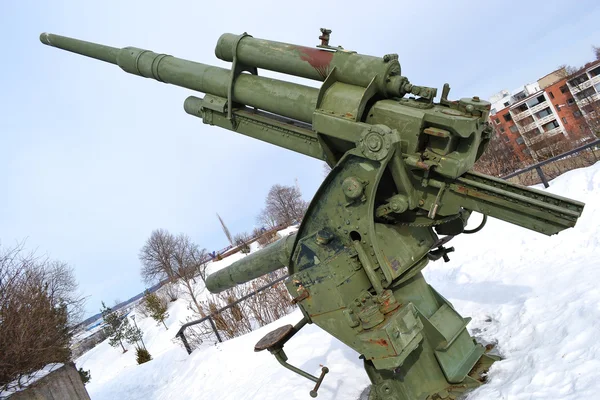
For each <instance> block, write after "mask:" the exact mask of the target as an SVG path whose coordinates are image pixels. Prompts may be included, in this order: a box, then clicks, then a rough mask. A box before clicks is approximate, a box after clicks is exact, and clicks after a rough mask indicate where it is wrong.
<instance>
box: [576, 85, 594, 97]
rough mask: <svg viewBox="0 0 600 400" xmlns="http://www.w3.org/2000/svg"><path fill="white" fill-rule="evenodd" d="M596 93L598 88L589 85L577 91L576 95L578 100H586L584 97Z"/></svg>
mask: <svg viewBox="0 0 600 400" xmlns="http://www.w3.org/2000/svg"><path fill="white" fill-rule="evenodd" d="M595 94H596V90H595V89H594V88H593V87H589V88H587V89H585V90H582V91H581V92H579V93H576V94H575V97H577V100H584V99H588V98H589V97H592V96H593V95H595Z"/></svg>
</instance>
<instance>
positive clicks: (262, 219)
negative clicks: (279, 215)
mask: <svg viewBox="0 0 600 400" xmlns="http://www.w3.org/2000/svg"><path fill="white" fill-rule="evenodd" d="M256 222H258V223H259V224H260V225H261V226H262V227H263V228H266V229H268V230H271V229H273V228H276V227H277V219H275V216H274V215H272V214H269V213H268V212H267V209H262V210H260V213H258V215H257V216H256Z"/></svg>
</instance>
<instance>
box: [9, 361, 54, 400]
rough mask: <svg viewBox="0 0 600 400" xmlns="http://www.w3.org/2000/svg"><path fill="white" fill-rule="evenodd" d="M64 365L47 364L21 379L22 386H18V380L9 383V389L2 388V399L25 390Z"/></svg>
mask: <svg viewBox="0 0 600 400" xmlns="http://www.w3.org/2000/svg"><path fill="white" fill-rule="evenodd" d="M63 365H64V364H62V363H51V364H48V365H46V366H45V367H44V368H42V369H40V370H38V371H35V372H34V373H31V374H29V375H25V376H23V377H22V378H21V379H20V381H21V382H22V385H21V387H18V385H17V381H14V382H12V383H11V384H9V385H8V386H9V389H8V390H0V399H5V398H9V397H10V396H11V395H13V394H15V393H17V392H20V391H22V390H25V389H26V388H27V387H29V386H30V385H33V384H34V383H35V382H37V381H39V380H40V379H42V378H43V377H45V376H46V375H48V374H49V373H50V372H52V371H56V370H57V369H59V368H60V367H62V366H63Z"/></svg>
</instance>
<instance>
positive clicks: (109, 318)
mask: <svg viewBox="0 0 600 400" xmlns="http://www.w3.org/2000/svg"><path fill="white" fill-rule="evenodd" d="M100 312H101V313H102V319H103V320H104V322H105V323H106V327H105V329H106V330H107V333H108V336H109V341H108V344H110V345H111V346H112V347H117V346H118V345H121V348H122V349H123V353H125V352H126V351H127V349H126V348H125V346H124V345H123V340H124V339H126V334H127V331H128V330H129V329H130V325H129V320H128V319H127V317H126V316H125V315H123V314H122V313H120V312H118V311H113V310H112V309H111V308H110V307H107V306H106V304H104V302H102V309H101V310H100Z"/></svg>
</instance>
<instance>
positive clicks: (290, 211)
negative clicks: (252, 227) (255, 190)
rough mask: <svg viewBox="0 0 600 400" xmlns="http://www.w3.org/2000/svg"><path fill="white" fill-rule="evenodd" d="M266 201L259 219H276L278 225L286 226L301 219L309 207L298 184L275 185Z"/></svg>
mask: <svg viewBox="0 0 600 400" xmlns="http://www.w3.org/2000/svg"><path fill="white" fill-rule="evenodd" d="M265 203H266V204H265V208H264V210H263V211H261V214H260V215H259V220H260V221H262V222H269V221H275V222H276V225H285V226H288V225H291V224H292V223H294V222H297V221H300V220H301V219H302V217H304V213H305V212H306V209H307V207H308V203H307V202H305V201H304V200H302V193H300V189H298V187H297V186H284V185H273V186H272V187H271V190H269V193H268V194H267V199H266V201H265Z"/></svg>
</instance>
